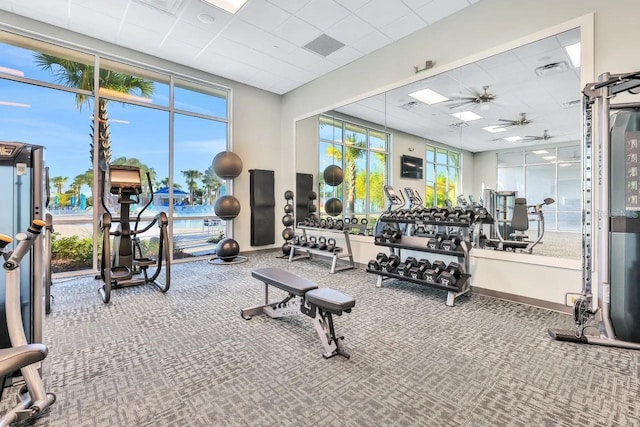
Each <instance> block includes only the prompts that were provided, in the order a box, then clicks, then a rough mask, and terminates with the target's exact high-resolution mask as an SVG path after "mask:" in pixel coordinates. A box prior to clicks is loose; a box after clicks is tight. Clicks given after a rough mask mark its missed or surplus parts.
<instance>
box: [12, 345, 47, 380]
mask: <svg viewBox="0 0 640 427" xmlns="http://www.w3.org/2000/svg"><path fill="white" fill-rule="evenodd" d="M47 352H48V350H47V347H46V346H45V345H43V344H27V345H23V346H20V347H12V348H3V349H0V377H2V376H5V375H7V374H10V373H11V372H13V371H16V370H18V369H20V368H22V367H23V366H29V365H31V364H33V363H36V362H39V361H41V360H44V358H45V357H47Z"/></svg>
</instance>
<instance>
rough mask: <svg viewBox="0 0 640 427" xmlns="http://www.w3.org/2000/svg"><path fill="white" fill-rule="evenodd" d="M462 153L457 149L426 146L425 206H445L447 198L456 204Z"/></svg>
mask: <svg viewBox="0 0 640 427" xmlns="http://www.w3.org/2000/svg"><path fill="white" fill-rule="evenodd" d="M460 163H461V155H460V153H458V152H457V151H452V150H447V149H445V148H440V147H434V146H430V145H427V146H426V159H425V175H426V176H425V186H426V188H425V206H429V207H431V206H439V207H444V205H445V200H450V201H451V203H452V204H453V205H455V204H456V198H457V197H458V194H459V191H460V190H459V189H460Z"/></svg>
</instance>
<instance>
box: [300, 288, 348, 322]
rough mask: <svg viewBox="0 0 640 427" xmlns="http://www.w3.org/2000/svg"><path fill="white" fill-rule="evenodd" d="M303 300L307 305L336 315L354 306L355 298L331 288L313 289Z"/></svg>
mask: <svg viewBox="0 0 640 427" xmlns="http://www.w3.org/2000/svg"><path fill="white" fill-rule="evenodd" d="M304 298H305V300H306V301H307V302H308V303H309V304H311V305H315V306H316V307H318V308H321V309H322V310H324V311H326V312H329V313H332V314H338V315H339V314H342V312H343V311H349V310H351V309H352V308H353V306H355V305H356V300H355V298H353V297H352V296H349V295H346V294H343V293H342V292H340V291H336V290H335V289H331V288H317V289H313V290H311V291H309V292H307V294H306V295H305V297H304Z"/></svg>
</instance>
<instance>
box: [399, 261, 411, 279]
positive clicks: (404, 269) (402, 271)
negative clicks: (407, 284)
mask: <svg viewBox="0 0 640 427" xmlns="http://www.w3.org/2000/svg"><path fill="white" fill-rule="evenodd" d="M410 270H411V265H409V264H407V263H406V262H401V263H400V264H398V268H396V273H398V274H399V275H400V276H409V271H410Z"/></svg>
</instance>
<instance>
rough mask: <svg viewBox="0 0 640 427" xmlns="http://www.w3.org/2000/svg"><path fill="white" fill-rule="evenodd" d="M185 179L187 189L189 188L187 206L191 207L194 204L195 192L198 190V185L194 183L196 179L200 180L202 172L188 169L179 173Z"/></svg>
mask: <svg viewBox="0 0 640 427" xmlns="http://www.w3.org/2000/svg"><path fill="white" fill-rule="evenodd" d="M180 172H181V173H182V174H183V175H184V177H185V179H186V180H187V187H188V188H189V204H191V205H193V203H194V199H195V197H194V193H195V190H197V189H198V183H197V182H196V179H200V178H202V172H200V171H198V170H195V169H189V170H186V171H180Z"/></svg>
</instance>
